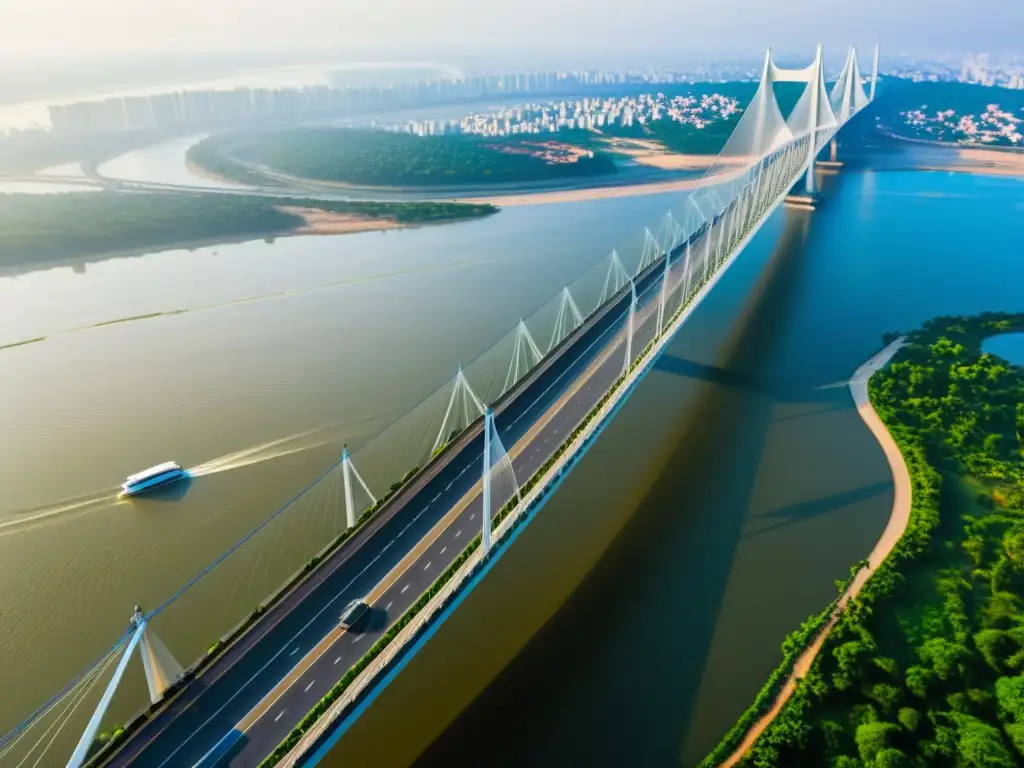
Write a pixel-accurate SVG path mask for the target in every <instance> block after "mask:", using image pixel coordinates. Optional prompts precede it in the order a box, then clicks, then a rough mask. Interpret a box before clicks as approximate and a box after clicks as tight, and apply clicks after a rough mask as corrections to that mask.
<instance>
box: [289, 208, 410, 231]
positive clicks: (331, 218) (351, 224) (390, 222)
mask: <svg viewBox="0 0 1024 768" xmlns="http://www.w3.org/2000/svg"><path fill="white" fill-rule="evenodd" d="M279 208H280V210H282V211H284V212H285V213H290V214H292V215H294V216H301V217H302V218H303V219H304V220H305V222H306V223H305V225H304V226H302V227H299V228H298V229H295V230H293V231H292V232H290V233H289V234H292V235H347V234H349V233H351V232H374V231H379V230H385V229H401V228H404V227H406V226H408V225H407V224H404V223H402V222H400V221H395V220H394V219H388V218H376V219H375V218H372V217H370V216H359V215H357V214H352V213H336V212H334V211H323V210H320V209H319V208H301V207H298V206H291V205H282V206H279Z"/></svg>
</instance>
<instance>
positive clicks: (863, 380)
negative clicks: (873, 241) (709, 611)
mask: <svg viewBox="0 0 1024 768" xmlns="http://www.w3.org/2000/svg"><path fill="white" fill-rule="evenodd" d="M903 344H904V340H903V339H902V338H900V339H897V340H896V341H894V342H893V343H892V344H890V345H889V346H887V347H886V348H885V349H883V350H882V351H881V352H879V353H878V354H876V355H875V356H874V357H872V358H871V359H870V360H868V361H867V362H866V363H864V364H863V365H862V366H861V367H860V368H858V369H857V371H856V372H855V373H854V374H853V377H852V378H851V379H850V383H849V386H850V394H851V395H852V396H853V402H854V403H855V404H856V406H857V413H858V414H859V415H860V417H861V419H862V420H863V421H864V425H865V426H866V427H867V428H868V429H869V430H871V434H873V435H874V436H875V439H876V440H877V441H878V444H879V445H880V446H881V448H882V452H883V453H885V458H886V459H887V460H888V462H889V468H890V469H891V470H892V477H893V484H894V486H895V492H894V494H893V501H892V512H891V513H890V515H889V522H888V523H886V526H885V530H883V531H882V535H881V536H880V537H879V538H878V541H877V542H876V543H875V546H874V548H873V549H872V550H871V554H870V555H868V565H867V567H866V568H862V569H861V570H860V571H859V572H858V573H857V575H856V576H855V577H854V579H853V581H852V582H851V583H850V586H848V587H847V588H846V591H845V592H844V593H843V594H842V596H841V597H840V598H839V602H838V603H837V604H836V608H835V610H834V611H833V613H832V616H831V618H829V620H828V623H826V624H825V627H824V628H823V629H822V631H821V632H820V633H819V634H818V637H817V639H816V640H815V641H814V642H813V643H812V644H811V645H810V646H808V647H807V649H805V650H804V652H803V653H801V654H800V656H799V657H798V658H797V660H796V664H794V666H793V671H792V672H791V673H790V674H789V677H787V678H786V683H785V685H784V686H783V687H782V690H781V691H780V692H779V695H778V696H777V697H776V699H775V702H774V703H773V704H772V707H771V709H769V710H768V711H767V712H766V713H765V714H764V715H762V716H761V718H760V719H759V720H758V721H757V722H756V723H754V725H753V726H751V728H750V730H749V731H747V735H746V736H745V737H744V739H743V741H742V743H741V744H740V745H739V747H737V748H736V750H735V751H734V752H733V753H732V754H731V755H729V757H728V758H727V759H726V760H725V761H723V762H722V763H721V768H729V767H730V766H734V765H736V764H737V763H738V762H739V761H740V760H741V759H742V758H743V756H744V755H746V753H747V752H748V751H749V750H750V748H751V747H752V746H753V745H754V742H756V741H757V739H758V737H759V736H760V735H761V733H762V732H763V731H764V729H765V728H767V727H768V726H769V725H770V724H771V723H772V721H773V720H774V719H775V718H776V717H777V716H778V714H779V712H781V711H782V708H783V707H784V706H785V704H786V702H787V701H789V698H790V696H792V695H793V691H794V690H796V681H797V680H798V679H800V678H802V677H804V676H805V675H806V674H807V671H808V670H809V669H810V668H811V664H813V663H814V660H815V659H816V658H817V656H818V652H819V651H820V650H821V646H822V644H823V643H824V642H825V638H826V637H827V636H828V634H829V632H831V631H832V627H834V626H835V623H836V621H838V619H839V614H840V613H841V612H842V610H843V609H844V608H845V607H846V604H847V603H849V602H850V600H852V599H853V598H855V597H856V596H857V595H858V594H859V593H860V591H861V589H862V588H863V586H864V584H865V583H866V582H867V580H868V578H869V577H870V576H871V574H873V573H874V572H875V570H876V569H877V568H878V566H879V565H880V564H881V563H882V561H883V560H885V558H886V557H887V556H888V555H889V553H890V552H892V550H893V547H895V546H896V544H897V542H899V540H900V538H901V537H902V536H903V532H904V531H906V529H907V524H908V523H909V522H910V507H911V486H910V472H909V470H908V469H907V463H906V462H905V461H904V460H903V454H901V453H900V449H899V446H897V445H896V441H895V440H893V438H892V435H890V434H889V430H888V429H887V428H886V426H885V424H884V423H883V422H882V419H881V418H880V417H879V415H878V414H877V413H876V412H875V409H874V408H873V407H872V405H871V399H870V397H869V396H868V379H870V378H871V376H872V375H873V374H874V373H875V372H876V371H878V370H880V369H882V368H884V367H885V366H886V365H887V364H888V363H889V361H890V360H891V359H892V358H893V356H894V355H895V354H896V353H897V352H898V351H899V350H900V348H901V347H902V346H903Z"/></svg>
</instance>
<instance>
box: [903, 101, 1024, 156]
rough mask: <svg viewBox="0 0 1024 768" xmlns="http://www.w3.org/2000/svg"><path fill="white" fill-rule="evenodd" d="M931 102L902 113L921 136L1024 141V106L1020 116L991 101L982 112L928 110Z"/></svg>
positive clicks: (1018, 143)
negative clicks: (928, 104)
mask: <svg viewBox="0 0 1024 768" xmlns="http://www.w3.org/2000/svg"><path fill="white" fill-rule="evenodd" d="M926 110H928V106H927V105H922V106H921V107H920V108H919V109H911V110H908V111H906V112H900V116H901V117H902V118H903V121H904V125H906V126H910V127H911V128H912V129H913V132H914V133H915V134H916V135H917V137H919V138H926V139H930V140H932V141H947V142H949V141H956V142H959V143H961V144H1011V145H1014V146H1021V145H1022V143H1024V133H1022V131H1024V109H1022V110H1021V114H1020V115H1016V114H1014V113H1013V112H1011V111H1008V110H1005V109H1001V108H1000V107H999V105H998V104H989V105H988V106H987V107H986V109H985V111H984V112H983V113H982V114H981V115H977V116H976V115H957V113H956V111H955V110H952V109H945V110H940V111H937V112H935V111H933V112H931V113H928V112H927V111H926Z"/></svg>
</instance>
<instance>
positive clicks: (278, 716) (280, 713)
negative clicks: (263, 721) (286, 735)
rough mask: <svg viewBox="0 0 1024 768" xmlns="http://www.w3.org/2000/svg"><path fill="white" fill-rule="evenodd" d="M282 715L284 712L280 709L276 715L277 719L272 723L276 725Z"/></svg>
mask: <svg viewBox="0 0 1024 768" xmlns="http://www.w3.org/2000/svg"><path fill="white" fill-rule="evenodd" d="M283 714H284V710H283V709H282V710H281V711H280V712H278V713H277V717H275V718H274V722H275V723H276V722H277V721H278V720H280V719H281V715H283Z"/></svg>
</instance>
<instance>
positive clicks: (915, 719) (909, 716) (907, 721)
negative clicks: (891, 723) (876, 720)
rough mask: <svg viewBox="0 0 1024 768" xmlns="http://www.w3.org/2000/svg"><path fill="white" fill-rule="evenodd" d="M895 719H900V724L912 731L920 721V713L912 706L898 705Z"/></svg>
mask: <svg viewBox="0 0 1024 768" xmlns="http://www.w3.org/2000/svg"><path fill="white" fill-rule="evenodd" d="M896 719H897V720H899V721H900V725H902V726H903V727H904V728H906V729H907V730H908V731H910V732H911V733H913V732H914V731H916V730H917V726H918V725H920V723H921V713H920V712H918V711H917V710H916V709H914V708H913V707H900V711H899V712H898V713H897V715H896Z"/></svg>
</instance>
